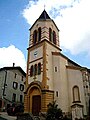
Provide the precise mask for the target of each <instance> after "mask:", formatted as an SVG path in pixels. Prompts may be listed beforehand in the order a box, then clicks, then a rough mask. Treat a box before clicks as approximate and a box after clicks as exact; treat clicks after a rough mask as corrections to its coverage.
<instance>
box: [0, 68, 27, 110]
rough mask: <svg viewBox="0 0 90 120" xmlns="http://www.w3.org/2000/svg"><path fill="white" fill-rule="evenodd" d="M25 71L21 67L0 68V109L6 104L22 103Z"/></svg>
mask: <svg viewBox="0 0 90 120" xmlns="http://www.w3.org/2000/svg"><path fill="white" fill-rule="evenodd" d="M25 80H26V73H25V72H24V71H23V70H22V68H21V67H15V66H13V67H3V68H1V69H0V109H1V110H3V109H5V108H6V107H7V104H12V103H23V102H24V89H25Z"/></svg>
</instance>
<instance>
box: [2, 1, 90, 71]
mask: <svg viewBox="0 0 90 120" xmlns="http://www.w3.org/2000/svg"><path fill="white" fill-rule="evenodd" d="M44 9H45V10H46V11H47V13H48V14H49V16H50V18H51V19H53V20H54V22H55V23H56V25H57V26H58V28H59V30H60V32H59V41H60V48H61V49H62V53H63V54H64V55H65V56H67V57H68V58H70V59H71V60H73V61H74V62H76V63H78V64H79V65H81V66H83V67H87V68H89V69H90V13H89V11H90V0H0V68H2V67H6V66H12V65H13V63H15V66H20V67H21V68H22V69H23V70H24V71H25V72H26V65H27V52H28V51H27V48H28V46H29V36H30V33H29V28H30V27H31V26H32V25H33V23H34V22H35V21H36V19H38V17H39V16H40V14H41V13H42V12H43V10H44Z"/></svg>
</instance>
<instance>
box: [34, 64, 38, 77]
mask: <svg viewBox="0 0 90 120" xmlns="http://www.w3.org/2000/svg"><path fill="white" fill-rule="evenodd" d="M34 69H35V70H34V75H37V64H35V65H34Z"/></svg>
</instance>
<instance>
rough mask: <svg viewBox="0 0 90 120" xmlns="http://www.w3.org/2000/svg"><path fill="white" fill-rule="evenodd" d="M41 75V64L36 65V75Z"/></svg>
mask: <svg viewBox="0 0 90 120" xmlns="http://www.w3.org/2000/svg"><path fill="white" fill-rule="evenodd" d="M40 74H41V63H38V75H40Z"/></svg>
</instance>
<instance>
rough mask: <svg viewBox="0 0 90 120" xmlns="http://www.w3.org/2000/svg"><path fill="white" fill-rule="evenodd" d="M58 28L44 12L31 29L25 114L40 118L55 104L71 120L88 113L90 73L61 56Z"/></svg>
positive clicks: (89, 104)
mask: <svg viewBox="0 0 90 120" xmlns="http://www.w3.org/2000/svg"><path fill="white" fill-rule="evenodd" d="M59 42H60V41H59V29H58V27H57V26H56V24H55V22H54V21H53V20H52V19H51V18H50V17H49V15H48V14H47V12H46V11H45V10H44V11H43V12H42V14H41V15H40V17H39V18H38V19H37V20H36V21H35V23H34V24H33V25H32V27H31V28H30V40H29V47H28V60H27V75H26V91H25V98H24V108H25V112H31V113H32V114H33V115H38V114H39V112H46V111H47V105H48V104H49V103H50V102H52V101H56V102H57V104H58V106H59V107H60V108H61V109H62V111H63V113H65V114H71V115H72V118H73V119H75V118H83V116H85V115H87V114H89V107H90V70H89V69H87V68H84V67H81V66H80V65H78V64H77V63H75V62H74V61H72V60H70V59H69V58H68V57H66V56H65V55H63V54H62V53H61V49H60V43H59Z"/></svg>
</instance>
